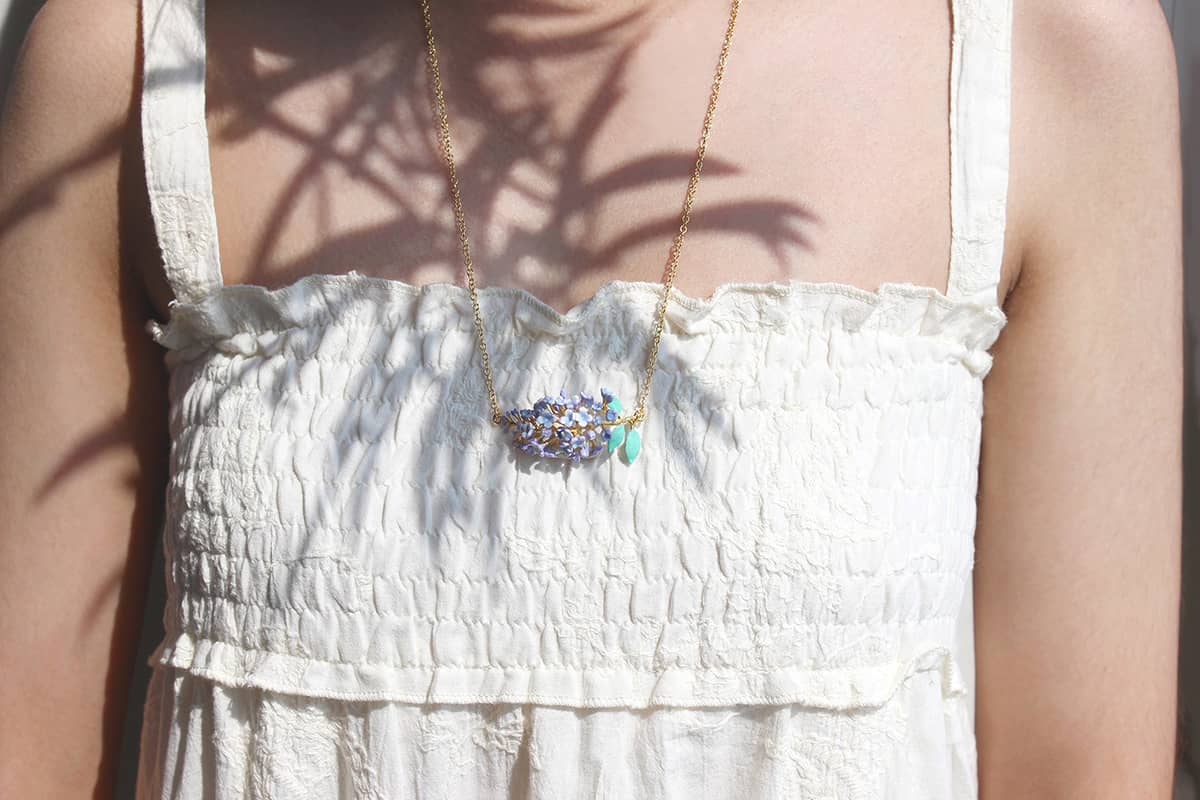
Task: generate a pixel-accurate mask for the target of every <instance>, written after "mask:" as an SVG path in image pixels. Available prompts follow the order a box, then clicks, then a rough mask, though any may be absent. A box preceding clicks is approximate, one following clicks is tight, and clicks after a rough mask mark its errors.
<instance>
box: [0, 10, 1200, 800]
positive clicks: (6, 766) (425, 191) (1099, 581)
mask: <svg viewBox="0 0 1200 800" xmlns="http://www.w3.org/2000/svg"><path fill="white" fill-rule="evenodd" d="M567 5H569V6H572V7H575V8H577V9H580V13H579V15H577V16H569V17H564V16H563V15H561V14H551V13H549V11H548V10H547V9H546V8H544V7H542V8H539V7H538V6H536V5H535V4H532V3H521V4H509V3H499V2H493V3H468V2H459V3H449V4H437V5H435V7H434V9H435V13H437V14H438V15H439V16H438V41H439V47H440V51H439V52H440V56H441V62H442V64H441V68H442V74H443V79H444V80H445V82H446V93H447V98H448V103H449V107H450V114H451V123H452V131H453V135H454V143H455V148H456V158H457V161H458V164H459V174H460V180H461V181H462V188H463V195H464V203H465V211H466V214H467V217H468V219H470V220H471V228H472V232H473V236H474V237H475V239H474V249H473V255H474V257H475V262H476V266H477V269H478V275H479V278H480V281H481V283H483V284H485V285H511V286H520V287H524V288H526V289H528V290H529V291H530V292H532V293H534V294H536V295H537V296H538V297H540V298H542V299H543V300H545V301H546V302H547V303H549V304H551V305H552V306H553V307H555V308H557V309H559V310H563V311H565V310H566V309H568V308H570V307H572V306H574V305H576V304H578V303H580V302H582V301H583V300H585V299H586V298H588V297H589V296H591V295H592V294H593V293H594V292H595V291H596V289H597V288H598V287H599V286H600V285H601V284H603V283H604V282H605V281H607V280H611V279H614V278H619V279H627V280H649V281H658V280H660V279H661V277H662V271H663V269H664V267H665V265H666V262H667V256H668V249H669V245H670V241H671V237H672V235H673V233H674V231H675V227H676V225H677V224H678V214H679V211H680V208H681V205H682V203H683V199H684V192H685V189H686V184H687V178H688V175H689V174H690V171H691V169H692V166H693V159H694V155H695V145H696V138H697V136H698V134H699V130H700V125H701V122H702V115H703V109H704V105H705V101H706V98H707V94H708V91H709V81H710V78H711V71H712V67H713V61H714V58H715V55H716V52H717V48H718V47H719V43H720V38H721V35H722V33H723V29H724V25H725V22H726V18H727V6H726V4H725V3H724V2H723V0H691V1H690V2H682V0H681V1H679V2H670V3H666V2H663V3H658V2H635V3H612V4H600V3H587V4H585V3H575V4H567ZM208 22H209V27H208V29H209V37H210V41H209V47H210V56H209V58H210V72H209V106H208V111H209V124H210V130H211V131H212V142H211V146H212V151H211V152H212V171H213V175H214V188H215V195H216V210H217V217H218V227H219V230H220V231H221V240H220V252H221V263H222V266H223V268H224V272H225V275H224V277H225V281H226V283H256V284H262V285H268V286H281V285H284V284H287V283H289V282H291V281H294V280H296V279H297V278H299V277H300V276H302V275H305V274H310V273H315V272H326V273H329V272H333V273H339V272H343V273H344V272H348V271H349V270H351V269H356V270H358V271H359V272H361V273H363V274H370V275H379V276H385V277H390V278H395V279H402V280H407V281H411V282H415V283H423V282H427V281H435V280H451V281H461V279H462V275H461V254H460V252H459V250H458V249H457V247H458V241H457V238H456V236H455V232H454V220H453V217H452V215H451V212H450V206H449V201H448V197H447V195H446V183H445V173H444V164H443V162H442V161H441V160H440V156H439V153H438V151H437V149H436V146H435V141H436V140H435V138H434V134H433V131H434V127H433V121H432V118H431V116H430V106H429V102H428V97H427V95H426V94H425V91H424V90H425V83H424V75H425V65H424V62H423V61H422V59H423V57H424V50H423V47H424V42H423V39H422V33H421V26H420V17H419V9H418V7H417V4H415V3H396V2H391V3H383V2H375V0H368V2H363V3H356V4H353V10H346V7H344V6H339V5H338V4H331V3H319V2H315V0H305V1H304V2H292V3H282V2H276V1H275V0H270V1H269V2H259V3H235V2H222V1H221V0H211V2H210V3H209V20H208ZM136 26H137V7H136V4H135V3H134V2H132V0H100V1H99V2H96V1H95V0H93V2H85V1H84V0H50V2H49V3H48V5H47V6H46V8H45V10H44V11H43V12H42V13H41V14H40V15H39V17H38V19H37V20H36V22H35V24H34V27H33V30H32V32H31V33H30V36H29V38H28V40H27V42H26V45H25V48H24V51H23V53H22V55H21V59H20V64H19V66H18V69H17V71H16V73H15V75H14V78H13V83H12V87H11V90H10V95H9V98H8V103H7V105H6V107H5V111H4V115H3V118H2V121H0V375H2V376H3V380H0V508H3V509H4V513H3V514H2V515H0V675H2V676H3V677H4V680H2V681H0V708H3V709H4V713H3V714H0V796H2V797H29V798H40V797H94V798H109V797H112V796H113V788H112V787H113V785H114V782H115V775H116V769H117V759H118V756H119V752H120V745H121V732H122V725H123V715H124V711H125V704H126V698H127V697H128V692H129V688H130V687H129V679H128V677H127V676H128V675H129V674H130V670H131V667H132V661H133V657H134V650H135V645H136V641H137V634H138V629H139V626H140V625H141V621H142V615H143V612H144V610H145V609H144V605H143V601H142V597H143V594H144V590H145V587H146V582H147V575H148V570H149V566H150V558H151V555H152V552H153V542H154V539H155V537H156V536H157V535H158V530H157V527H156V526H157V525H158V524H159V521H160V519H161V513H162V508H161V497H162V492H163V487H164V484H165V481H166V475H165V468H166V454H167V449H168V446H169V442H168V438H167V428H166V410H167V397H166V389H165V379H166V373H165V369H164V365H163V362H162V350H161V348H160V347H159V346H158V345H157V344H155V343H154V342H153V341H152V340H151V339H150V338H149V337H148V336H147V335H146V333H145V331H144V329H143V327H142V326H143V323H144V322H145V320H147V319H149V318H156V319H160V320H162V319H165V318H166V316H167V311H168V309H167V303H168V302H169V300H170V299H171V296H170V290H169V288H168V287H167V285H166V282H165V280H164V279H163V277H162V274H161V266H160V264H159V262H158V260H157V259H158V254H157V251H156V246H155V243H154V239H153V236H152V230H151V227H150V222H149V217H148V212H147V209H146V200H145V196H144V189H143V183H142V175H141V168H142V167H141V161H140V153H139V148H138V142H139V131H138V128H137V114H136V105H135V103H136V97H137V85H136V74H137V73H136V59H135V55H136V52H137V39H136V30H137V28H136ZM949 35H950V25H949V17H948V13H947V4H946V3H945V1H944V0H901V2H899V3H893V4H891V5H889V6H888V10H887V12H886V13H881V11H880V10H879V6H877V5H875V4H845V3H842V4H836V3H811V2H804V1H803V0H802V1H801V2H794V1H791V2H784V1H783V0H762V1H761V2H754V3H743V8H742V11H741V13H740V14H739V18H738V28H737V33H736V38H735V45H734V53H733V57H732V58H731V62H730V67H729V71H728V72H727V74H726V77H725V83H724V85H723V87H722V95H721V103H720V107H719V109H718V113H717V118H716V122H715V125H714V130H713V134H712V138H711V140H710V142H709V145H708V155H707V157H706V162H705V174H704V179H703V180H702V182H701V186H700V191H699V194H698V197H697V200H696V205H695V208H694V211H693V215H692V222H691V225H690V227H689V233H688V236H687V241H686V244H685V247H684V250H683V255H682V259H681V267H680V271H679V275H678V278H677V280H676V286H677V287H678V288H679V289H680V290H681V291H683V292H684V293H686V294H689V295H692V296H694V297H706V296H708V295H709V294H710V293H712V291H713V290H714V289H715V288H716V287H718V286H719V285H721V284H722V283H725V282H729V281H734V280H737V281H774V280H783V279H786V278H788V277H798V278H803V279H805V280H811V281H833V282H838V283H844V284H850V285H853V286H858V287H862V288H865V289H874V288H875V287H877V286H878V285H879V284H880V283H882V282H885V281H893V282H896V281H907V282H911V283H914V284H918V285H923V286H934V287H936V288H938V289H944V288H945V284H946V278H947V268H948V248H949V242H950V231H949V204H948V199H947V198H948V194H949V187H948V180H949V160H948V146H949V139H948V136H949V133H948V130H947V126H946V117H947V103H948V93H947V83H946V80H947V75H948V72H949ZM1013 40H1014V53H1013V64H1014V68H1013V70H1014V71H1013V120H1012V124H1013V128H1012V149H1011V177H1010V194H1009V205H1008V227H1007V237H1006V241H1005V257H1004V264H1003V271H1002V278H1001V282H1000V298H1001V299H1002V300H1003V304H1004V309H1005V311H1006V313H1007V314H1008V316H1009V322H1008V324H1007V326H1006V328H1005V329H1004V331H1003V332H1002V334H1001V336H1000V338H999V340H998V341H997V342H996V344H995V346H994V348H993V351H992V352H993V354H994V359H995V360H994V364H993V367H992V369H991V372H990V373H989V374H988V377H987V379H986V382H985V414H984V421H983V425H984V429H983V447H982V452H981V463H980V482H979V516H978V532H977V540H976V547H977V552H976V574H975V598H974V611H975V615H976V623H975V626H976V632H975V642H976V668H977V676H976V682H977V690H976V702H977V719H976V721H977V736H978V748H979V771H980V792H981V797H983V798H985V800H1007V799H1008V798H1018V797H1019V798H1034V799H1035V800H1036V799H1037V798H1047V799H1048V798H1055V799H1056V800H1058V799H1059V798H1088V800H1105V798H1130V797H1138V798H1167V797H1169V796H1170V783H1171V775H1172V766H1173V754H1174V745H1175V738H1174V734H1175V690H1176V667H1175V661H1176V647H1177V624H1178V617H1177V604H1178V600H1179V564H1178V556H1179V552H1178V551H1179V543H1180V542H1179V534H1180V530H1179V529H1180V491H1181V482H1180V478H1181V476H1180V415H1181V413H1182V409H1181V404H1182V392H1183V390H1182V357H1183V356H1182V327H1183V323H1182V264H1181V260H1182V258H1181V250H1180V240H1181V222H1180V218H1181V206H1182V191H1181V178H1180V174H1181V164H1180V159H1179V145H1180V142H1179V108H1178V99H1177V93H1178V83H1177V77H1176V73H1175V66H1174V58H1173V53H1172V50H1171V44H1170V36H1169V32H1168V29H1167V26H1166V23H1165V20H1164V18H1163V15H1162V12H1161V11H1160V9H1159V6H1158V4H1157V2H1156V1H1155V0H1134V1H1132V2H1126V1H1125V0H1096V1H1095V2H1093V3H1090V4H1086V7H1085V6H1084V5H1081V4H1079V3H1074V2H1071V0H1036V1H1035V0H1016V8H1015V22H1014V31H1013Z"/></svg>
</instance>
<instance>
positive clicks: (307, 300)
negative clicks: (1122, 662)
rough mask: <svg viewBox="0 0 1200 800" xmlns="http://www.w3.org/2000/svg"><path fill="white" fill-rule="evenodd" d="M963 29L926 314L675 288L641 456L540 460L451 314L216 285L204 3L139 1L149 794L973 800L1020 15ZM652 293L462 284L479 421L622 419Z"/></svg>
mask: <svg viewBox="0 0 1200 800" xmlns="http://www.w3.org/2000/svg"><path fill="white" fill-rule="evenodd" d="M952 11H953V14H954V21H955V25H954V36H953V39H952V48H953V49H952V59H951V68H952V69H951V84H950V86H951V119H950V125H951V134H952V135H951V144H952V147H951V155H952V157H951V198H950V201H951V209H952V232H953V236H952V245H951V252H950V274H949V280H948V283H947V287H946V289H945V291H942V290H940V289H938V288H935V287H931V286H921V285H916V284H912V283H898V282H896V283H885V284H883V285H881V286H879V287H878V288H877V289H876V290H874V291H868V290H865V289H861V288H857V287H853V286H850V285H845V284H839V283H812V282H806V281H800V280H790V281H779V282H772V283H749V282H738V281H731V282H728V283H725V284H722V285H721V286H720V287H718V289H717V290H716V291H715V292H713V294H712V295H711V296H710V297H707V298H695V297H689V296H687V295H685V294H682V293H681V292H679V291H678V290H677V289H673V290H672V294H671V297H670V302H669V303H668V305H667V313H666V319H665V323H664V329H663V336H662V340H661V347H660V350H659V355H658V368H657V371H656V374H655V381H654V383H653V385H652V390H651V394H650V397H649V399H648V403H647V406H648V409H649V416H648V417H647V419H646V421H645V422H644V423H643V424H642V426H641V431H642V442H643V444H642V450H643V455H642V456H640V457H639V458H638V459H637V460H636V461H635V462H634V463H632V464H627V463H624V462H623V461H621V460H619V459H617V458H615V457H613V458H609V459H605V460H601V461H599V462H584V463H582V464H578V465H572V464H566V465H563V464H550V465H547V464H545V463H544V462H538V461H536V460H533V459H530V458H529V457H527V456H524V455H523V454H520V453H518V452H516V451H515V450H514V449H512V448H511V447H509V446H508V444H507V442H506V441H505V439H504V433H503V432H502V431H500V430H499V429H498V428H496V427H494V426H492V425H491V424H490V421H489V415H488V413H487V412H488V404H487V393H486V386H485V385H484V382H483V378H482V373H481V371H480V369H479V364H478V360H477V359H478V353H477V351H476V349H475V348H476V343H475V334H474V327H473V325H474V321H473V316H472V309H471V303H470V296H469V294H468V292H467V290H466V289H465V288H463V287H460V286H457V285H454V284H448V283H433V284H426V285H412V284H408V283H405V282H402V281H396V280H390V279H384V278H375V277H370V276H366V275H362V274H359V273H358V272H356V271H353V270H351V271H349V272H348V273H345V274H336V275H335V274H316V275H308V276H305V277H303V278H300V279H298V280H296V281H294V282H293V283H291V284H288V285H286V286H284V287H281V288H278V289H267V288H265V287H260V286H253V285H245V284H240V285H226V284H224V283H223V281H222V279H221V272H220V265H219V260H218V256H217V247H216V230H215V214H214V213H213V211H212V189H211V176H210V174H209V164H208V150H207V133H206V129H205V125H204V95H203V88H204V58H205V44H204V35H203V34H204V24H203V19H204V17H203V2H202V0H143V15H144V22H143V26H142V27H143V31H144V34H143V48H144V64H145V69H146V71H147V72H146V80H145V81H144V90H143V92H144V94H143V103H142V115H143V116H142V120H143V126H144V138H145V153H146V156H145V158H146V172H147V185H148V187H149V189H150V199H151V209H152V212H153V215H154V218H155V224H156V231H157V233H158V236H159V242H160V246H161V247H162V251H163V261H164V269H165V272H166V275H167V278H168V281H169V282H170V283H171V286H172V289H173V291H174V293H175V300H173V301H172V303H171V306H170V316H169V319H167V320H164V321H159V320H148V321H147V325H146V328H147V331H148V333H149V334H150V335H151V336H152V337H153V338H154V340H155V341H157V342H158V343H159V344H161V345H162V346H163V348H164V358H165V359H166V364H167V366H168V368H169V371H170V391H169V400H170V411H169V413H170V417H169V422H170V433H171V454H170V474H169V478H168V484H167V490H166V491H167V494H166V506H165V508H166V515H165V521H164V527H163V542H164V558H165V565H166V570H165V572H166V581H167V587H166V588H167V604H166V609H165V612H164V619H163V622H164V627H165V636H164V638H163V640H162V641H161V642H160V643H159V644H158V646H157V648H156V649H155V651H154V653H153V655H152V656H151V659H150V663H151V665H152V666H153V668H154V671H153V677H152V680H151V684H150V688H149V693H148V696H147V701H146V706H145V710H144V721H143V729H142V738H141V753H140V764H139V780H138V798H139V800H150V799H151V798H154V799H156V800H157V799H158V798H164V799H165V798H172V799H174V800H192V799H196V800H200V799H202V798H203V799H204V800H213V799H217V798H221V799H223V798H233V797H250V798H262V799H263V800H276V799H277V798H310V797H311V798H389V799H391V798H441V797H445V798H481V799H482V798H541V799H543V800H549V799H550V798H554V799H555V800H558V799H559V798H568V797H570V798H575V797H578V798H635V797H636V798H651V799H653V798H682V797H695V796H699V797H704V798H734V797H737V798H739V799H740V798H793V797H804V798H838V799H839V800H842V799H843V798H856V799H857V798H862V799H863V800H867V799H868V798H900V799H901V800H906V799H912V800H915V799H916V798H921V800H928V799H929V798H947V799H953V800H964V799H967V800H973V799H974V798H975V797H976V796H977V781H976V777H975V771H976V754H975V740H974V732H973V710H972V685H973V667H972V664H973V660H972V659H971V656H970V636H969V634H970V630H971V619H970V608H971V606H970V589H971V575H972V566H973V559H974V532H975V525H976V491H977V487H978V466H979V453H980V434H981V429H982V425H981V421H982V416H983V412H984V395H983V379H984V377H985V376H986V375H987V373H988V371H989V369H990V367H991V364H992V356H991V353H990V348H991V346H992V345H993V343H994V342H995V341H996V339H997V338H998V336H999V335H1000V333H1001V331H1002V329H1003V327H1004V325H1005V324H1006V322H1007V318H1006V316H1005V314H1004V312H1003V311H1002V310H1001V308H1000V306H999V304H998V302H997V288H998V283H999V276H1000V263H1001V257H1002V247H1003V236H1004V203H1005V199H1006V190H1007V167H1008V151H1007V147H1008V110H1009V106H1008V103H1009V99H1008V89H1009V73H1008V62H1009V52H1010V48H1009V31H1010V25H1011V0H954V2H953V3H952ZM166 72H169V79H168V77H160V73H163V75H165V73H166ZM661 290H662V287H661V286H660V285H659V284H653V283H642V282H632V281H610V282H608V283H606V284H604V285H603V286H602V287H601V288H600V289H599V290H598V291H597V292H596V293H595V294H593V295H592V296H591V297H590V298H588V299H587V300H586V301H584V302H582V303H580V304H578V305H576V306H575V307H573V308H572V309H570V310H569V311H567V312H565V313H563V312H559V311H557V310H555V309H553V308H551V307H550V306H549V305H547V304H546V303H544V302H543V301H541V300H539V299H538V298H537V297H535V296H534V295H532V294H531V293H529V292H528V291H526V290H523V289H517V288H510V287H499V286H497V287H483V288H481V289H480V291H479V298H480V303H481V310H482V313H483V316H484V317H485V319H486V320H487V324H488V331H489V351H490V356H491V360H492V363H493V365H494V369H495V376H496V390H497V393H498V395H499V396H500V397H501V398H510V399H511V400H512V401H524V400H529V401H532V400H533V399H536V398H537V397H540V396H542V395H544V394H557V392H558V391H559V389H560V388H566V389H568V390H571V389H573V388H574V387H584V388H585V389H586V390H590V391H592V392H593V393H595V394H597V395H598V394H599V392H600V389H601V382H602V381H606V382H607V383H605V388H608V389H610V390H612V391H613V392H614V394H615V395H616V396H617V397H619V398H621V399H622V400H625V401H627V402H631V401H632V400H633V399H634V397H635V396H636V392H637V389H638V385H637V380H638V378H639V372H638V370H637V369H634V368H631V364H638V363H640V360H639V359H640V354H643V353H645V352H646V350H647V348H648V347H649V345H650V337H651V335H652V329H653V320H654V313H655V310H656V305H657V302H658V299H659V297H660V292H661ZM964 631H965V633H966V637H965V638H964ZM964 642H965V643H964Z"/></svg>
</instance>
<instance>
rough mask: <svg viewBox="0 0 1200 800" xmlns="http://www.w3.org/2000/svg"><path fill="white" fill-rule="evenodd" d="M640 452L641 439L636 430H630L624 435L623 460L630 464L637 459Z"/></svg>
mask: <svg viewBox="0 0 1200 800" xmlns="http://www.w3.org/2000/svg"><path fill="white" fill-rule="evenodd" d="M641 451H642V437H641V434H639V433H638V432H637V428H630V429H629V433H627V434H625V460H626V462H628V463H630V464H632V463H633V460H634V459H635V458H637V456H638V453H640V452H641Z"/></svg>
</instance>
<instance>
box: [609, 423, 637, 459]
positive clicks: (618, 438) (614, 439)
mask: <svg viewBox="0 0 1200 800" xmlns="http://www.w3.org/2000/svg"><path fill="white" fill-rule="evenodd" d="M630 433H633V431H630ZM623 441H625V426H624V425H617V426H615V427H613V429H612V433H611V434H610V435H609V438H608V452H610V453H611V452H613V451H614V450H616V449H617V448H618V447H620V446H621V442H623Z"/></svg>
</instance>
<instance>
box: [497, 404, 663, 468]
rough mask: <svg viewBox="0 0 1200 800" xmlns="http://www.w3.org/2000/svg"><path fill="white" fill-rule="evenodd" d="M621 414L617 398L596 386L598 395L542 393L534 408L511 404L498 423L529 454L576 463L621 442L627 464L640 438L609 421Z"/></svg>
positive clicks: (622, 425) (608, 451) (616, 446)
mask: <svg viewBox="0 0 1200 800" xmlns="http://www.w3.org/2000/svg"><path fill="white" fill-rule="evenodd" d="M620 413H621V403H620V401H618V400H617V398H616V397H614V396H613V394H612V392H610V391H609V390H608V389H605V388H603V387H601V389H600V398H599V399H597V398H594V397H593V396H592V395H590V394H588V393H587V392H580V393H578V394H573V395H567V394H566V393H565V392H563V391H559V393H558V396H552V395H546V396H545V397H543V398H542V399H541V400H538V401H537V402H536V403H534V404H533V408H514V409H512V410H511V411H509V412H508V413H506V414H504V415H503V416H502V417H501V418H500V424H501V426H502V427H503V428H504V429H505V430H506V431H507V432H508V434H509V436H510V437H511V439H512V443H513V446H515V447H516V448H517V449H518V450H520V451H521V452H523V453H527V454H529V455H532V456H537V457H539V458H552V459H559V460H569V461H572V462H574V463H579V462H580V461H584V460H588V459H593V458H596V457H597V456H599V455H602V454H603V453H611V452H613V451H615V450H616V449H617V448H618V447H620V446H621V445H622V444H624V446H625V458H626V460H627V461H629V462H631V463H632V461H633V459H634V458H636V457H637V454H638V451H639V450H640V449H641V446H640V445H641V438H640V437H639V435H638V432H637V430H636V429H634V428H629V429H628V430H626V426H625V425H624V424H620V425H617V424H614V423H615V422H616V420H617V418H618V415H619V414H620Z"/></svg>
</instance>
